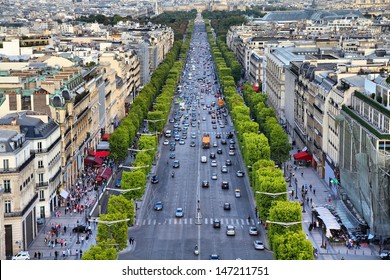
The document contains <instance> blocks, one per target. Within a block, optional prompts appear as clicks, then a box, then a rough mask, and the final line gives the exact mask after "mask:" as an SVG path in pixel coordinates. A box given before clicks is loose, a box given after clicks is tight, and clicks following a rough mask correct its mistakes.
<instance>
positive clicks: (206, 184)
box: [202, 180, 209, 188]
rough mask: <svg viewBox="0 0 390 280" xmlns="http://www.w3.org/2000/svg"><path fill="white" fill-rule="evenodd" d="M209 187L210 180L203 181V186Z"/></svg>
mask: <svg viewBox="0 0 390 280" xmlns="http://www.w3.org/2000/svg"><path fill="white" fill-rule="evenodd" d="M208 187H209V181H207V180H204V181H202V188H208Z"/></svg>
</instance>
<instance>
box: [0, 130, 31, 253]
mask: <svg viewBox="0 0 390 280" xmlns="http://www.w3.org/2000/svg"><path fill="white" fill-rule="evenodd" d="M34 159H35V154H34V153H32V152H31V144H30V141H29V140H26V137H25V134H23V133H21V132H20V131H19V132H18V131H17V128H16V129H15V130H8V129H0V170H1V172H0V183H1V187H0V189H2V190H3V191H2V192H1V193H0V196H1V198H0V201H2V202H3V205H2V207H1V208H3V209H4V210H3V211H4V212H3V214H4V218H0V221H1V222H3V223H2V224H1V226H0V236H2V238H3V239H2V240H1V242H0V244H4V245H2V246H4V252H5V256H6V257H10V256H12V255H14V254H16V253H17V252H19V251H21V250H25V249H26V248H27V247H28V245H29V244H30V243H31V242H32V241H33V239H34V238H35V236H36V232H37V228H36V227H37V225H36V213H37V210H36V205H37V203H38V193H37V192H36V185H35V171H34V163H35V161H34ZM4 252H1V253H2V254H3V253H4Z"/></svg>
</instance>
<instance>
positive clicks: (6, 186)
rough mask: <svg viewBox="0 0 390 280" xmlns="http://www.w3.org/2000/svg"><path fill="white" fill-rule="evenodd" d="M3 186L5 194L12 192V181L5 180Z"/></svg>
mask: <svg viewBox="0 0 390 280" xmlns="http://www.w3.org/2000/svg"><path fill="white" fill-rule="evenodd" d="M3 186H4V192H5V193H10V192H11V181H10V180H3Z"/></svg>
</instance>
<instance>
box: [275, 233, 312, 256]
mask: <svg viewBox="0 0 390 280" xmlns="http://www.w3.org/2000/svg"><path fill="white" fill-rule="evenodd" d="M274 244H275V246H274V247H275V248H274V253H275V254H274V258H275V260H313V259H314V254H313V253H314V252H313V245H312V244H311V242H310V241H309V240H307V239H306V235H305V233H304V232H302V231H301V232H292V233H289V234H281V235H277V236H276V237H275V242H274Z"/></svg>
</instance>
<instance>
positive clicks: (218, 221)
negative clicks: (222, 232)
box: [213, 219, 221, 228]
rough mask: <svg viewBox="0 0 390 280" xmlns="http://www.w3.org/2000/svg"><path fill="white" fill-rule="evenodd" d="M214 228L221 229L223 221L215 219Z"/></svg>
mask: <svg viewBox="0 0 390 280" xmlns="http://www.w3.org/2000/svg"><path fill="white" fill-rule="evenodd" d="M213 228H221V221H220V220H218V219H215V220H214V221H213Z"/></svg>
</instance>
